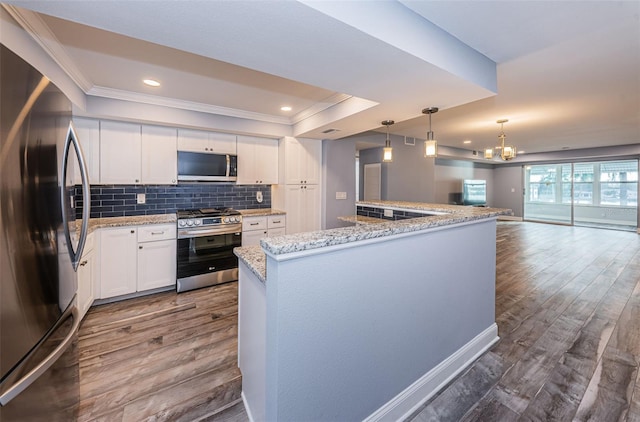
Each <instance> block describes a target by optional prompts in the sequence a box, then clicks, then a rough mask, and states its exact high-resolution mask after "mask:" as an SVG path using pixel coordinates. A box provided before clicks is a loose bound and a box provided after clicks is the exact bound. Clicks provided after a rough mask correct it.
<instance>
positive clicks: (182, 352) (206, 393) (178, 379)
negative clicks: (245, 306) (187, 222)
mask: <svg viewBox="0 0 640 422" xmlns="http://www.w3.org/2000/svg"><path fill="white" fill-rule="evenodd" d="M237 312H238V289H237V283H229V284H224V285H220V286H216V287H211V288H207V289H200V290H196V291H192V292H187V293H183V294H180V295H177V294H176V293H174V292H167V293H160V294H156V295H152V296H146V297H141V298H136V299H130V300H126V301H122V302H117V303H112V304H108V305H102V306H97V307H93V308H91V310H90V311H89V313H88V314H87V316H86V318H85V320H84V321H83V323H82V326H81V328H80V334H79V346H78V347H79V352H80V415H79V421H110V422H111V421H136V422H137V421H151V420H153V421H194V420H211V421H213V420H216V421H245V420H247V416H246V413H245V412H244V407H243V405H242V402H241V400H240V393H241V376H240V371H239V370H238V367H237V361H238V351H237V347H238V341H237V335H238V318H237Z"/></svg>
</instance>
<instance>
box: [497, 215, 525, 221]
mask: <svg viewBox="0 0 640 422" xmlns="http://www.w3.org/2000/svg"><path fill="white" fill-rule="evenodd" d="M498 221H524V220H523V219H522V217H516V216H513V215H500V216H498Z"/></svg>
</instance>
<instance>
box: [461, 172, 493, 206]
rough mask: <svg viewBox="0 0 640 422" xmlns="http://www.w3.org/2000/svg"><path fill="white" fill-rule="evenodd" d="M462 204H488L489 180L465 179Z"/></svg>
mask: <svg viewBox="0 0 640 422" xmlns="http://www.w3.org/2000/svg"><path fill="white" fill-rule="evenodd" d="M462 204H463V205H473V206H476V207H484V206H486V205H487V181H486V180H477V179H465V180H463V181H462Z"/></svg>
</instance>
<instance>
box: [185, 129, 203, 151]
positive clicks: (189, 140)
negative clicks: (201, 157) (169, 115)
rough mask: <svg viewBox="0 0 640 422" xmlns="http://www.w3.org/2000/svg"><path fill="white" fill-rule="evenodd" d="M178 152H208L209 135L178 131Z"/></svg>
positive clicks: (193, 131) (199, 131) (191, 131)
mask: <svg viewBox="0 0 640 422" xmlns="http://www.w3.org/2000/svg"><path fill="white" fill-rule="evenodd" d="M178 150H179V151H191V152H209V134H208V133H207V132H204V131H202V130H189V129H178Z"/></svg>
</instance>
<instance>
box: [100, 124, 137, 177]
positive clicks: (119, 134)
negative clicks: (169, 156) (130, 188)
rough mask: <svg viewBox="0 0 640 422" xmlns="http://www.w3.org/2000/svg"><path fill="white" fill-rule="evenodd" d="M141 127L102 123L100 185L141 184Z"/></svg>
mask: <svg viewBox="0 0 640 422" xmlns="http://www.w3.org/2000/svg"><path fill="white" fill-rule="evenodd" d="M141 144H142V141H141V135H140V125H136V124H132V123H122V122H110V121H102V122H100V183H103V184H116V185H117V184H119V185H123V184H124V185H127V184H138V183H140V161H141V160H140V158H141V157H140V154H141Z"/></svg>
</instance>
